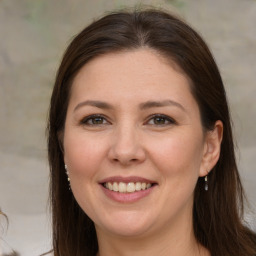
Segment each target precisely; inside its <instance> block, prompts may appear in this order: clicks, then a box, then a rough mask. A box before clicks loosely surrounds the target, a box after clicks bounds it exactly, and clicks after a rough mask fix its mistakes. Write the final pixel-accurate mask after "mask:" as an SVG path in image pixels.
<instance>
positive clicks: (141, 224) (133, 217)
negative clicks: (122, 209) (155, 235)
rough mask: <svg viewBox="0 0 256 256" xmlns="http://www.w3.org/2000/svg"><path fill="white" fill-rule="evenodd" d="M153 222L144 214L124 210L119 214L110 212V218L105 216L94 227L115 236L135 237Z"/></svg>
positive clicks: (144, 232)
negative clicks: (124, 211)
mask: <svg viewBox="0 0 256 256" xmlns="http://www.w3.org/2000/svg"><path fill="white" fill-rule="evenodd" d="M138 215H139V216H138ZM154 223H155V220H153V218H152V217H151V218H149V216H145V214H143V215H142V214H138V213H137V214H136V213H134V212H126V213H123V214H122V215H121V216H120V214H112V215H111V219H110V218H107V219H105V220H103V221H102V222H101V223H100V224H99V225H97V224H95V226H96V229H97V228H99V229H102V230H105V231H107V232H108V233H111V234H114V235H117V236H124V237H136V236H143V235H145V234H146V233H148V232H149V230H150V229H151V227H152V226H153V224H154Z"/></svg>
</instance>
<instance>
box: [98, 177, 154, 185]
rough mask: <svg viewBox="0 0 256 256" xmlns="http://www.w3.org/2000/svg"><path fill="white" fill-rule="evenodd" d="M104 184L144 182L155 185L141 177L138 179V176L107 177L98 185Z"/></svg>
mask: <svg viewBox="0 0 256 256" xmlns="http://www.w3.org/2000/svg"><path fill="white" fill-rule="evenodd" d="M106 182H124V183H129V182H145V183H151V184H154V183H157V182H156V181H153V180H150V179H146V178H143V177H139V176H129V177H122V176H112V177H108V178H105V179H103V180H101V181H100V182H99V183H100V184H103V183H106Z"/></svg>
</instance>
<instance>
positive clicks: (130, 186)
mask: <svg viewBox="0 0 256 256" xmlns="http://www.w3.org/2000/svg"><path fill="white" fill-rule="evenodd" d="M126 191H127V192H128V193H132V192H134V191H135V184H134V183H133V182H129V183H128V184H127V185H126Z"/></svg>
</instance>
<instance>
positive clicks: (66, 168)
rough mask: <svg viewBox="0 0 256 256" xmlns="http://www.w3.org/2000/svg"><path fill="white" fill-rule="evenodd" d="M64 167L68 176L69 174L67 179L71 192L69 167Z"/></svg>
mask: <svg viewBox="0 0 256 256" xmlns="http://www.w3.org/2000/svg"><path fill="white" fill-rule="evenodd" d="M64 167H65V170H66V174H67V177H68V184H69V185H68V187H69V190H70V178H69V172H68V166H67V165H66V164H65V165H64Z"/></svg>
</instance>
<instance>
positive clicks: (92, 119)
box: [81, 115, 109, 126]
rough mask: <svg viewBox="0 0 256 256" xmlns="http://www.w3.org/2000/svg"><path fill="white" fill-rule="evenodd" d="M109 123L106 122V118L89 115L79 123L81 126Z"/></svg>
mask: <svg viewBox="0 0 256 256" xmlns="http://www.w3.org/2000/svg"><path fill="white" fill-rule="evenodd" d="M108 123H109V122H108V121H107V120H106V118H105V117H104V116H102V115H90V116H88V117H86V118H84V119H83V120H82V121H81V124H83V125H91V126H93V125H105V124H108Z"/></svg>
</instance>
